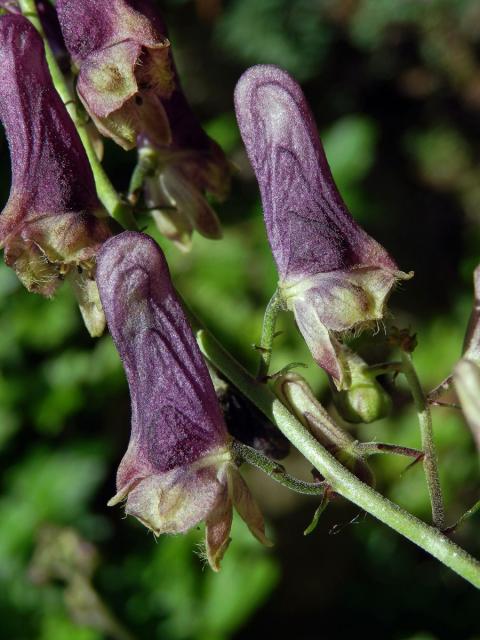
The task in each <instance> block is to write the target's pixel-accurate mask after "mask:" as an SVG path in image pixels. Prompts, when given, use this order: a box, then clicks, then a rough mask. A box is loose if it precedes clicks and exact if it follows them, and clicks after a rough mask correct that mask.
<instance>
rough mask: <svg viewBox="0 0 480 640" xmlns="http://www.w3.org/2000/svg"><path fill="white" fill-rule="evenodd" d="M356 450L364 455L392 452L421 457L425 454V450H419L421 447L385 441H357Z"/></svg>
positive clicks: (410, 456)
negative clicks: (403, 445) (404, 445)
mask: <svg viewBox="0 0 480 640" xmlns="http://www.w3.org/2000/svg"><path fill="white" fill-rule="evenodd" d="M354 450H355V452H356V453H359V454H360V455H362V456H373V455H376V454H379V453H392V454H394V455H397V456H407V457H409V458H420V457H422V456H423V455H424V453H423V451H419V449H411V448H410V447H402V446H400V445H397V444H387V443H385V442H355V444H354Z"/></svg>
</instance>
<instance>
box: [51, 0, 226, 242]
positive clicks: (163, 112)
mask: <svg viewBox="0 0 480 640" xmlns="http://www.w3.org/2000/svg"><path fill="white" fill-rule="evenodd" d="M57 11H58V14H59V17H60V22H61V25H62V29H63V33H64V36H65V41H66V43H67V47H68V49H69V51H70V53H71V55H72V58H73V60H74V62H75V64H76V65H77V66H78V68H79V76H78V83H77V91H78V94H79V96H80V98H81V100H82V102H83V103H84V105H85V107H86V109H87V111H88V112H89V114H90V115H91V117H92V119H93V120H94V122H95V123H96V125H97V127H98V128H99V130H100V132H101V133H103V134H104V135H106V136H108V137H111V138H113V140H115V141H116V142H117V143H118V144H120V145H121V146H122V147H124V148H125V149H131V148H133V147H134V146H135V145H137V144H138V146H139V162H140V163H147V164H148V168H149V169H148V175H147V177H146V179H145V184H144V186H145V202H146V205H147V207H148V208H149V209H151V210H152V215H153V217H154V220H155V222H156V224H157V226H158V228H159V230H160V232H161V233H162V234H163V235H165V236H166V237H168V238H170V239H171V240H172V241H173V242H175V243H176V244H177V246H179V247H180V248H181V249H183V250H188V249H189V248H190V246H191V236H192V232H193V231H194V230H196V231H198V232H199V233H201V234H202V235H204V236H205V237H207V238H220V237H221V235H222V234H221V228H220V223H219V221H218V218H217V215H216V213H215V211H214V210H213V209H212V207H211V206H210V204H209V202H208V200H207V194H211V195H213V196H214V197H215V198H216V199H217V200H219V201H221V200H223V199H225V197H226V195H227V193H228V190H229V186H230V169H229V166H228V163H227V160H226V158H225V155H224V154H223V152H222V150H221V149H220V147H219V146H218V145H217V144H216V143H215V142H214V141H213V140H212V139H211V138H210V137H209V136H207V134H206V133H205V132H204V130H203V129H202V127H201V125H200V122H199V120H198V118H197V117H196V116H195V114H194V113H193V112H192V110H191V108H190V106H189V104H188V101H187V99H186V98H185V95H184V93H183V91H182V88H181V85H180V81H179V77H178V73H177V71H176V68H175V63H174V61H173V57H172V53H171V47H170V43H169V40H168V33H167V29H166V26H165V24H164V22H163V20H162V18H161V16H160V14H159V13H158V11H157V9H156V8H155V7H154V5H153V3H152V2H151V1H150V0H128V1H127V0H113V2H110V1H108V0H58V2H57Z"/></svg>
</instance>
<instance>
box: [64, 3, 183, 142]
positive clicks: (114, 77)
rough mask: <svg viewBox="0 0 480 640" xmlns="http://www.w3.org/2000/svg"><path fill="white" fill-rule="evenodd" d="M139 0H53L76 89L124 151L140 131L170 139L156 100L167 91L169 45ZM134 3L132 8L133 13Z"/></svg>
mask: <svg viewBox="0 0 480 640" xmlns="http://www.w3.org/2000/svg"><path fill="white" fill-rule="evenodd" d="M143 5H144V3H143V2H141V1H140V0H138V1H136V0H57V3H56V8H57V13H58V17H59V20H60V25H61V28H62V32H63V36H64V38H65V43H66V45H67V49H68V51H69V52H70V55H71V56H72V59H73V61H74V63H75V65H76V66H77V67H78V69H79V74H78V81H77V92H78V95H79V96H80V99H81V100H82V102H83V104H84V106H85V108H86V110H87V111H88V113H89V114H90V116H91V117H92V119H93V120H94V122H95V124H96V125H97V127H98V129H99V130H100V131H101V133H103V134H104V135H105V136H107V137H111V138H113V140H115V142H117V143H118V144H119V145H120V146H122V147H123V148H124V149H132V148H133V147H135V145H136V143H137V137H138V136H139V135H141V134H145V135H147V136H148V138H149V139H150V140H152V142H153V143H155V144H168V143H169V142H170V128H169V126H168V121H167V116H166V114H165V110H164V108H163V106H162V102H161V100H162V98H166V97H169V96H170V95H171V93H172V91H173V76H172V69H171V66H170V59H169V55H168V49H169V46H170V43H169V42H168V40H167V39H166V38H165V37H164V36H163V34H162V33H160V32H158V31H157V30H156V29H155V27H154V25H153V23H152V21H151V20H150V19H149V18H148V17H147V16H146V15H144V14H143V13H142V8H143ZM137 7H138V9H139V10H138V11H137Z"/></svg>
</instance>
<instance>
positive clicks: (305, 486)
mask: <svg viewBox="0 0 480 640" xmlns="http://www.w3.org/2000/svg"><path fill="white" fill-rule="evenodd" d="M233 451H234V453H235V454H236V455H237V456H238V457H239V458H240V460H242V461H244V462H248V463H249V464H251V465H252V466H254V467H257V469H260V471H263V472H264V473H266V474H267V475H268V476H270V478H272V480H275V482H278V483H279V484H281V485H283V486H284V487H287V489H291V490H292V491H296V492H297V493H303V494H304V495H307V496H323V494H324V493H325V488H326V486H325V483H324V482H304V481H303V480H299V479H298V478H294V477H293V476H291V475H290V474H289V473H287V472H286V471H285V469H284V468H283V466H282V465H281V464H278V462H275V460H271V459H270V458H268V457H267V456H265V455H263V453H260V451H257V450H256V449H254V448H253V447H249V446H248V445H246V444H243V443H242V442H238V440H235V441H234V443H233Z"/></svg>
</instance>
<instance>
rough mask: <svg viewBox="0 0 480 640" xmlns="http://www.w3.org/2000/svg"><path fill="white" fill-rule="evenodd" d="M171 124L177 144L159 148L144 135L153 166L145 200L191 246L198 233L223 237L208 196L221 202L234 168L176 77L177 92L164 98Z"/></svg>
mask: <svg viewBox="0 0 480 640" xmlns="http://www.w3.org/2000/svg"><path fill="white" fill-rule="evenodd" d="M163 105H164V108H165V111H166V113H167V115H168V121H169V125H170V129H171V136H172V138H171V143H170V144H169V145H164V146H159V145H157V146H156V147H155V146H154V145H153V144H152V143H151V141H149V140H148V139H147V138H144V139H143V141H142V143H141V145H140V148H139V155H140V160H141V159H142V156H143V157H145V156H147V158H148V161H149V162H150V163H151V166H152V170H151V171H150V174H149V175H148V176H147V178H146V180H145V185H144V187H145V203H146V205H147V206H148V208H149V209H150V210H151V211H152V215H153V218H154V220H155V223H156V225H157V227H158V229H159V231H160V233H162V234H163V235H164V236H165V237H167V238H169V239H170V240H172V241H173V242H174V243H175V244H176V245H177V247H179V248H180V249H181V250H183V251H188V250H189V249H190V248H191V244H192V240H191V239H192V233H193V231H197V232H198V233H200V234H201V235H202V236H204V237H206V238H210V239H218V238H221V237H222V230H221V227H220V221H219V220H218V217H217V214H216V213H215V211H214V209H213V207H212V206H211V205H210V203H209V201H208V198H207V195H212V196H214V197H215V198H216V199H217V200H218V201H222V200H224V199H225V198H226V196H227V194H228V191H229V188H230V169H229V166H228V162H227V159H226V157H225V155H224V153H223V151H222V150H221V149H220V147H219V146H218V145H217V144H216V142H214V141H213V140H212V139H211V138H209V136H207V134H206V133H205V132H204V130H203V129H202V127H201V125H200V123H199V121H198V119H197V117H196V116H195V114H194V113H193V111H192V110H191V108H190V106H189V104H188V102H187V100H186V98H185V95H184V94H183V91H182V89H181V87H180V84H179V81H178V77H177V76H176V88H175V91H174V93H173V94H172V97H171V98H170V99H168V100H164V101H163Z"/></svg>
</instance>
